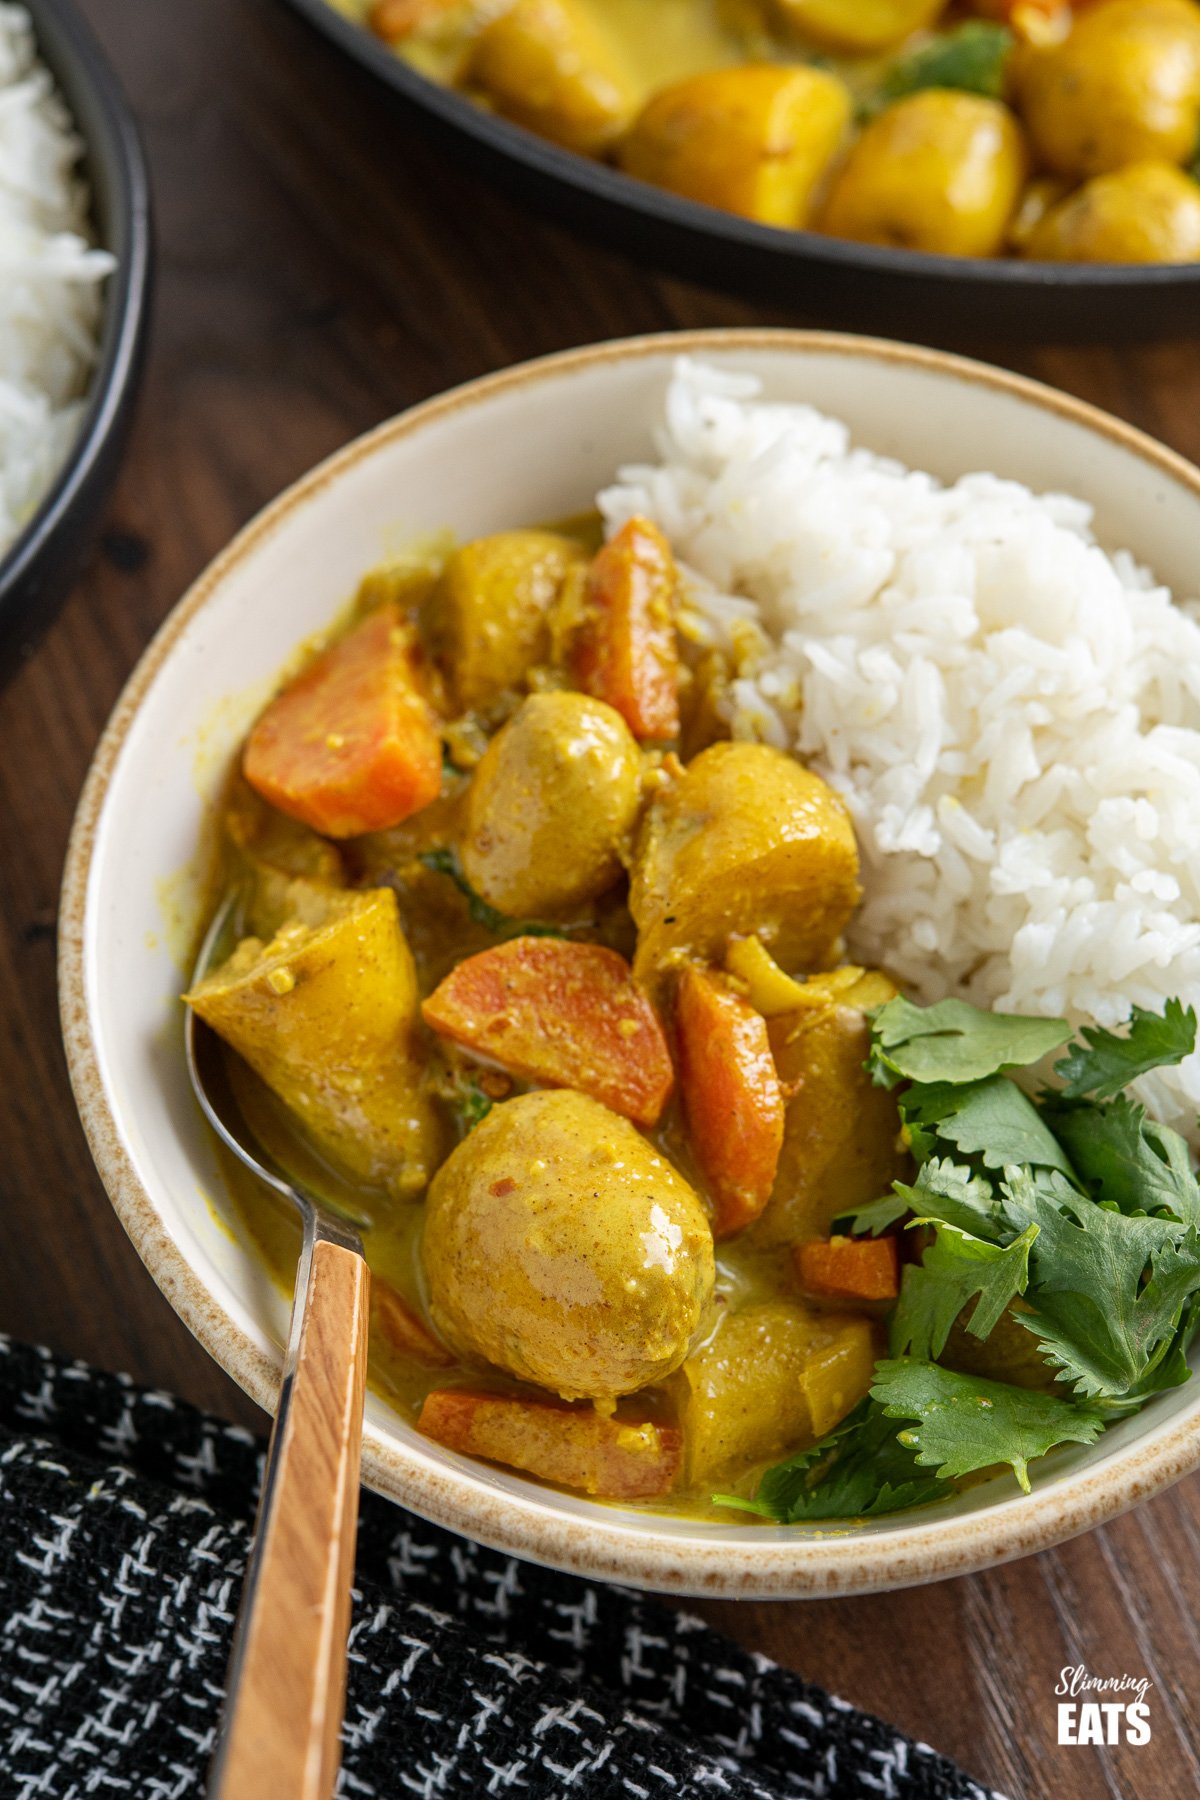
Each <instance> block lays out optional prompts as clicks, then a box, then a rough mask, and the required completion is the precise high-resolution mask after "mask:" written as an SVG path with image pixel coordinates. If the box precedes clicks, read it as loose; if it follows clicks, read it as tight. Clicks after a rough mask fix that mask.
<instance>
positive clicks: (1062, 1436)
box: [871, 1357, 1104, 1493]
mask: <svg viewBox="0 0 1200 1800" xmlns="http://www.w3.org/2000/svg"><path fill="white" fill-rule="evenodd" d="M871 1394H872V1397H873V1398H874V1399H876V1400H878V1401H879V1403H880V1405H881V1406H882V1407H883V1409H884V1411H885V1413H886V1414H887V1416H888V1418H889V1419H911V1420H913V1421H914V1422H913V1424H912V1425H911V1426H910V1427H909V1428H908V1429H907V1430H906V1431H902V1432H901V1433H900V1442H901V1444H904V1445H906V1446H907V1447H908V1448H909V1449H911V1450H913V1451H914V1452H915V1453H916V1460H917V1462H918V1464H919V1465H920V1466H921V1467H923V1468H930V1467H933V1466H934V1465H936V1466H937V1476H938V1479H939V1481H946V1480H953V1479H956V1478H958V1477H961V1476H963V1475H971V1474H973V1473H974V1472H975V1471H976V1470H977V1469H990V1468H992V1467H993V1466H994V1465H995V1464H997V1463H1008V1465H1009V1466H1010V1468H1011V1469H1012V1471H1013V1473H1014V1475H1015V1476H1016V1478H1017V1480H1018V1481H1019V1483H1020V1484H1021V1487H1022V1488H1023V1489H1024V1491H1025V1492H1026V1493H1028V1492H1029V1466H1028V1465H1029V1464H1030V1463H1031V1462H1032V1461H1033V1460H1034V1459H1035V1458H1036V1457H1039V1456H1044V1455H1045V1454H1046V1452H1047V1451H1048V1450H1052V1449H1054V1447H1055V1445H1056V1444H1065V1443H1075V1444H1091V1443H1094V1442H1095V1440H1096V1438H1097V1437H1098V1436H1099V1434H1100V1432H1101V1431H1102V1430H1103V1428H1104V1420H1103V1418H1102V1417H1101V1415H1100V1414H1099V1413H1098V1412H1096V1411H1094V1410H1091V1409H1088V1408H1085V1407H1081V1406H1076V1405H1073V1404H1072V1403H1071V1402H1070V1401H1069V1400H1058V1399H1055V1398H1054V1397H1053V1396H1052V1395H1049V1394H1038V1393H1034V1392H1031V1391H1030V1390H1029V1389H1027V1388H1018V1387H1010V1386H1009V1385H1008V1383H1007V1382H1003V1381H985V1380H983V1379H982V1378H980V1377H978V1376H975V1375H957V1374H955V1373H953V1371H951V1370H950V1369H941V1368H939V1367H938V1365H937V1364H936V1363H931V1362H922V1361H918V1360H917V1359H915V1358H912V1357H902V1358H898V1359H895V1360H892V1361H890V1362H881V1363H877V1364H876V1366H875V1380H874V1383H873V1385H872V1388H871Z"/></svg>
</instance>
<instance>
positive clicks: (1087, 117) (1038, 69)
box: [1014, 0, 1200, 179]
mask: <svg viewBox="0 0 1200 1800" xmlns="http://www.w3.org/2000/svg"><path fill="white" fill-rule="evenodd" d="M1014 81H1015V87H1016V98H1017V104H1018V106H1019V109H1020V111H1021V114H1022V117H1023V118H1024V120H1025V125H1026V128H1027V130H1028V132H1029V136H1030V139H1031V141H1032V144H1033V149H1034V152H1035V154H1036V156H1037V158H1038V161H1039V162H1040V163H1042V164H1044V165H1045V166H1046V168H1048V169H1050V170H1051V171H1052V172H1053V173H1054V174H1056V175H1065V176H1069V177H1072V178H1074V179H1086V178H1087V177H1088V176H1091V175H1103V174H1105V173H1106V172H1107V171H1108V170H1110V169H1119V168H1121V167H1122V166H1123V165H1124V164H1125V163H1130V162H1141V161H1144V160H1146V159H1147V158H1151V159H1155V160H1161V161H1165V162H1173V163H1182V162H1186V161H1187V160H1188V159H1189V158H1190V157H1191V156H1192V154H1193V152H1194V151H1195V148H1196V139H1197V133H1198V130H1200V6H1196V5H1193V4H1192V0H1102V3H1101V4H1100V5H1098V6H1094V7H1090V8H1089V9H1088V10H1087V11H1086V12H1082V13H1080V15H1079V17H1078V18H1077V19H1076V21H1075V23H1074V25H1073V27H1072V29H1071V32H1070V35H1069V36H1068V37H1067V38H1066V39H1065V40H1064V41H1063V42H1062V43H1060V44H1055V45H1051V46H1049V47H1047V48H1045V49H1036V48H1029V49H1027V50H1025V51H1023V52H1022V54H1021V55H1020V56H1019V57H1018V58H1017V59H1016V63H1015V68H1014Z"/></svg>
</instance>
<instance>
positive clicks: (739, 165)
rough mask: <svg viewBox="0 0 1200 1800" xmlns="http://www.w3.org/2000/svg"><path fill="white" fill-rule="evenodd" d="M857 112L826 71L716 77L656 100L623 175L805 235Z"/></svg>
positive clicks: (778, 67) (769, 68)
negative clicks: (825, 177)
mask: <svg viewBox="0 0 1200 1800" xmlns="http://www.w3.org/2000/svg"><path fill="white" fill-rule="evenodd" d="M850 111H851V105H850V93H849V90H848V89H847V88H846V87H845V85H844V84H843V83H842V82H840V81H839V80H838V79H837V77H836V76H834V75H829V74H826V73H825V71H824V70H823V69H806V68H801V67H791V68H788V67H785V66H784V65H783V64H770V63H752V64H749V65H747V66H746V67H744V68H738V69H711V70H708V71H707V72H706V73H704V74H702V75H693V76H691V77H690V78H689V79H688V80H686V81H680V82H676V83H675V84H674V85H673V86H671V87H665V88H660V90H659V91H658V93H656V94H655V95H653V96H652V98H651V99H650V100H649V101H648V102H647V104H646V105H645V107H643V109H642V111H641V113H639V115H638V117H637V118H636V119H635V121H634V123H633V126H632V129H631V130H630V132H629V135H628V137H627V138H626V139H625V141H624V143H623V144H622V146H621V166H622V167H623V168H624V169H625V170H626V172H627V173H628V174H630V175H636V176H637V177H638V178H639V180H641V181H649V182H651V183H652V184H653V185H654V186H655V187H662V188H669V189H670V190H671V192H672V193H675V194H683V195H684V196H685V197H686V198H687V199H689V200H699V201H702V202H703V203H704V204H705V205H708V206H719V207H721V208H722V209H723V210H724V211H725V212H733V213H741V214H743V215H744V217H746V218H748V219H758V220H760V221H761V222H762V223H763V224H764V225H779V226H782V227H784V229H788V228H794V227H797V226H803V225H807V223H808V220H809V214H810V212H811V210H812V202H813V196H814V194H815V192H816V190H817V187H818V184H819V183H820V181H821V178H822V176H823V175H824V174H825V171H826V169H827V168H828V167H829V164H830V162H831V161H832V159H833V157H834V156H835V155H836V154H837V151H838V149H839V147H840V145H841V142H842V139H843V137H844V136H845V134H846V131H847V129H848V127H849V124H850Z"/></svg>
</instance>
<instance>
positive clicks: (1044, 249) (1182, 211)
mask: <svg viewBox="0 0 1200 1800" xmlns="http://www.w3.org/2000/svg"><path fill="white" fill-rule="evenodd" d="M1025 254H1026V256H1030V257H1033V258H1035V259H1037V260H1039V261H1044V262H1113V263H1187V262H1200V184H1198V183H1196V182H1195V181H1193V180H1192V179H1191V178H1190V176H1187V175H1185V174H1184V172H1183V170H1182V169H1177V168H1176V167H1175V164H1174V163H1164V162H1141V163H1131V164H1130V165H1129V167H1128V168H1124V169H1114V170H1113V171H1112V173H1111V174H1109V175H1097V176H1096V177H1095V178H1094V179H1093V180H1091V181H1087V182H1085V183H1084V185H1083V186H1082V187H1081V188H1079V189H1077V190H1076V192H1075V193H1073V194H1071V195H1069V196H1068V197H1067V198H1066V199H1065V200H1061V201H1059V203H1058V205H1057V206H1054V207H1051V209H1050V211H1049V212H1048V213H1046V215H1045V217H1044V218H1043V219H1042V220H1041V221H1040V222H1039V223H1038V225H1037V226H1036V228H1035V229H1034V230H1033V231H1032V232H1031V233H1030V234H1029V238H1028V240H1027V241H1026V244H1025Z"/></svg>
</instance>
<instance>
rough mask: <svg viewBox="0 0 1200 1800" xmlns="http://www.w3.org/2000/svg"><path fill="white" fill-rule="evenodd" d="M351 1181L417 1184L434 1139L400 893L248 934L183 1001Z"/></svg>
mask: <svg viewBox="0 0 1200 1800" xmlns="http://www.w3.org/2000/svg"><path fill="white" fill-rule="evenodd" d="M184 998H185V1000H186V1001H187V1003H188V1005H189V1006H193V1007H195V1009H196V1011H197V1013H198V1014H199V1015H200V1017H201V1018H202V1019H203V1020H204V1021H205V1023H206V1024H208V1025H210V1026H211V1027H212V1029H213V1030H214V1031H216V1032H217V1033H218V1034H219V1035H220V1036H221V1037H223V1038H224V1039H225V1040H226V1042H227V1043H229V1044H231V1045H232V1046H233V1048H234V1049H235V1050H236V1051H237V1052H238V1054H239V1055H240V1056H243V1057H244V1058H245V1059H246V1061H247V1062H248V1063H249V1064H250V1067H251V1068H252V1069H253V1070H254V1071H255V1073H256V1074H257V1075H259V1076H260V1077H261V1078H262V1080H263V1081H265V1082H266V1084H267V1086H268V1087H269V1088H271V1089H272V1090H273V1091H274V1092H275V1093H276V1094H278V1095H279V1098H280V1099H281V1100H282V1101H283V1102H284V1104H285V1106H287V1107H288V1109H289V1110H290V1111H291V1112H292V1113H294V1114H295V1116H296V1118H297V1119H298V1120H299V1121H300V1123H301V1124H302V1125H303V1126H304V1128H305V1130H306V1131H307V1133H308V1135H309V1137H310V1138H311V1139H312V1140H313V1142H314V1143H315V1145H316V1146H317V1148H318V1149H319V1150H321V1151H322V1152H323V1153H324V1154H325V1155H327V1156H328V1157H329V1158H330V1160H331V1161H332V1162H334V1163H335V1164H336V1165H337V1166H338V1167H339V1168H341V1169H343V1170H344V1171H345V1173H346V1174H347V1175H349V1176H350V1177H351V1178H352V1179H354V1180H359V1181H364V1182H368V1183H370V1184H372V1185H374V1186H379V1187H383V1188H386V1189H387V1190H388V1191H389V1192H390V1193H392V1194H394V1195H396V1196H398V1197H407V1196H411V1195H413V1194H415V1193H417V1192H419V1191H420V1189H421V1188H422V1187H423V1186H424V1185H425V1183H426V1181H427V1180H428V1178H429V1173H430V1170H431V1168H432V1166H433V1163H434V1161H435V1160H436V1154H437V1148H438V1142H437V1138H438V1134H437V1131H436V1127H435V1122H434V1118H433V1114H432V1110H431V1107H430V1103H429V1101H428V1099H427V1098H426V1096H425V1093H424V1091H423V1085H422V1073H423V1071H422V1066H421V1062H420V1057H419V1051H418V1047H417V1043H416V1041H415V1036H414V1032H415V1027H416V1022H417V1018H418V1010H417V982H416V973H415V970H414V968H413V961H412V956H411V954H410V952H409V948H408V945H407V943H406V942H405V940H404V934H403V932H402V931H401V929H400V920H399V916H398V913H397V909H396V897H395V895H394V894H392V893H391V892H390V891H389V890H388V889H386V888H384V889H378V890H376V891H373V892H371V893H366V894H359V895H356V896H355V897H354V903H353V904H352V905H351V906H349V907H348V908H347V909H346V910H345V911H342V912H341V913H339V914H338V915H337V916H335V917H333V918H331V919H330V920H329V921H328V922H327V923H325V924H323V925H319V926H315V927H314V926H306V925H301V924H298V923H294V924H290V925H285V926H284V927H283V929H282V930H281V931H280V932H278V933H277V934H276V936H275V937H274V938H273V939H272V941H271V942H270V943H269V944H264V943H262V942H261V940H260V939H258V938H246V939H244V940H243V941H242V943H241V944H239V945H238V948H237V949H236V950H235V952H234V954H233V955H232V957H231V958H230V959H229V961H228V962H227V963H225V964H224V966H223V967H222V968H219V969H217V970H215V971H214V972H213V973H212V974H211V975H208V976H206V977H205V978H204V980H203V981H201V982H200V983H198V985H197V986H196V987H195V988H193V989H192V991H191V993H190V994H186V995H185V996H184Z"/></svg>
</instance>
